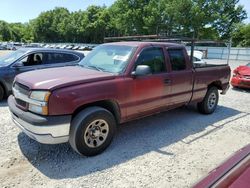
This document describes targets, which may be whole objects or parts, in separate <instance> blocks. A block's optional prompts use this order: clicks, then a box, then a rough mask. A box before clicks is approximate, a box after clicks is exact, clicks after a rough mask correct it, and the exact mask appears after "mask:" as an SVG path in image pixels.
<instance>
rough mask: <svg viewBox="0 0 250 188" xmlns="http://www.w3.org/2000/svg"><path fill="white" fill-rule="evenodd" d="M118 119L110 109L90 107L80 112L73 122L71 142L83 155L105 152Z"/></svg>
mask: <svg viewBox="0 0 250 188" xmlns="http://www.w3.org/2000/svg"><path fill="white" fill-rule="evenodd" d="M115 129H116V121H115V118H114V116H113V115H112V113H111V112H109V111H108V110H106V109H104V108H101V107H89V108H87V109H85V110H83V111H81V112H80V113H78V114H77V115H76V116H75V118H74V119H73V121H72V123H71V129H70V138H69V143H70V145H71V147H72V148H73V149H74V150H75V151H76V152H78V153H79V154H81V155H85V156H94V155H97V154H99V153H101V152H103V151H104V150H105V149H106V148H107V147H108V146H109V145H110V143H111V141H112V139H113V136H114V134H115Z"/></svg>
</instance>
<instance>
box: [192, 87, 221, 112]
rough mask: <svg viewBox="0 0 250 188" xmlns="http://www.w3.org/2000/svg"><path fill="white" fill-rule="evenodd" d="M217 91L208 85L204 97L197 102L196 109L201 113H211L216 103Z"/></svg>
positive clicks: (217, 98)
mask: <svg viewBox="0 0 250 188" xmlns="http://www.w3.org/2000/svg"><path fill="white" fill-rule="evenodd" d="M218 101H219V93H218V89H217V88H216V87H210V88H209V89H208V91H207V93H206V95H205V97H204V99H203V100H202V101H201V102H200V103H198V104H197V107H198V110H199V112H200V113H202V114H212V113H213V112H214V111H215V109H216V107H217V104H218Z"/></svg>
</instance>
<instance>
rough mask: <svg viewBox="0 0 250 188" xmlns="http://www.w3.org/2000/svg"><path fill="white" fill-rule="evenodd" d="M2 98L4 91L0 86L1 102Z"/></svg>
mask: <svg viewBox="0 0 250 188" xmlns="http://www.w3.org/2000/svg"><path fill="white" fill-rule="evenodd" d="M3 98H4V90H3V87H2V86H1V85H0V101H2V100H3Z"/></svg>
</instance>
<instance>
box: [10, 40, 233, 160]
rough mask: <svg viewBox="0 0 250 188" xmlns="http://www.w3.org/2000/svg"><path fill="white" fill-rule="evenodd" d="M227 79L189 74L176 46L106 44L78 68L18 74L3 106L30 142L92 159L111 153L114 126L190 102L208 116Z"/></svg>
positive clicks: (213, 70)
mask: <svg viewBox="0 0 250 188" xmlns="http://www.w3.org/2000/svg"><path fill="white" fill-rule="evenodd" d="M230 73H231V71H230V67H229V66H228V65H224V66H216V65H214V66H212V65H209V67H202V68H193V66H192V64H191V62H190V61H189V57H188V55H187V52H186V50H185V47H184V46H182V45H179V44H171V43H151V42H119V43H108V44H103V45H100V46H98V47H96V48H95V49H94V50H93V51H91V52H90V54H88V55H87V56H86V57H85V58H84V59H83V60H82V61H81V62H80V63H79V66H74V67H73V66H72V67H62V68H54V69H48V70H46V71H45V70H38V71H33V72H29V73H24V74H20V75H18V76H17V77H16V79H15V83H14V85H13V94H14V95H11V96H10V97H9V98H8V105H9V109H10V111H11V116H12V119H13V121H14V122H15V124H16V125H17V126H18V127H20V128H21V129H22V130H23V132H24V133H26V134H27V135H28V136H30V137H31V138H32V139H35V140H37V141H38V142H40V143H46V144H58V143H64V142H68V141H69V143H70V145H71V146H72V148H73V149H74V150H75V151H76V152H78V153H79V154H82V155H87V156H93V155H97V154H99V153H101V152H102V151H104V150H105V149H106V148H107V147H108V145H109V144H110V143H111V140H112V138H113V136H114V134H115V130H116V127H117V124H120V123H124V122H128V121H131V120H134V119H138V118H141V117H144V116H148V115H151V114H154V113H159V112H162V111H165V110H168V109H173V108H177V107H180V106H183V105H187V104H190V103H197V104H198V110H199V111H200V112H201V113H204V114H211V113H213V112H214V111H215V109H216V107H217V103H218V100H219V94H218V90H221V94H225V93H226V91H227V90H228V88H229V79H230ZM166 121H167V120H166ZM145 126H146V125H145Z"/></svg>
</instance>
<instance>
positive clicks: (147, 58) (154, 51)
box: [136, 47, 166, 74]
mask: <svg viewBox="0 0 250 188" xmlns="http://www.w3.org/2000/svg"><path fill="white" fill-rule="evenodd" d="M136 65H148V66H149V67H150V68H151V71H152V73H153V74H157V73H161V72H165V71H166V66H165V61H164V54H163V50H162V49H161V48H157V47H154V48H148V49H145V50H143V51H142V52H141V54H140V56H139V58H138V60H137V63H136Z"/></svg>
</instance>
